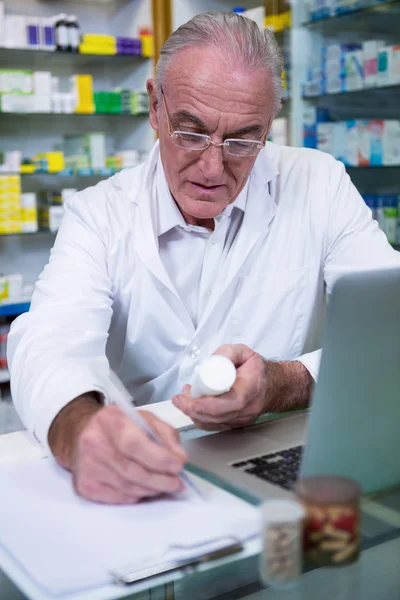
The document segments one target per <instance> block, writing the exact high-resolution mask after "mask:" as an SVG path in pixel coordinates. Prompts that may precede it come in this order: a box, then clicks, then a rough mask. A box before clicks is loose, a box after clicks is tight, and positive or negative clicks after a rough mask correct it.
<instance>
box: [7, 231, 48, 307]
mask: <svg viewBox="0 0 400 600" xmlns="http://www.w3.org/2000/svg"><path fill="white" fill-rule="evenodd" d="M42 235H44V236H51V235H52V236H55V235H57V231H49V230H47V229H46V230H42V229H41V230H39V231H31V232H24V233H21V232H19V233H0V240H1V239H2V238H9V237H16V236H18V237H28V238H29V237H33V236H42ZM0 307H1V304H0Z"/></svg>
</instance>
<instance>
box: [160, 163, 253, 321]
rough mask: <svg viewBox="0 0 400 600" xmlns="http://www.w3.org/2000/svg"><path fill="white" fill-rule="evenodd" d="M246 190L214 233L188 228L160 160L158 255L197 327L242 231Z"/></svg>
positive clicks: (217, 225)
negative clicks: (219, 275) (237, 235)
mask: <svg viewBox="0 0 400 600" xmlns="http://www.w3.org/2000/svg"><path fill="white" fill-rule="evenodd" d="M247 190H248V182H247V183H246V185H245V187H244V188H243V190H242V191H241V192H240V194H239V196H238V197H237V198H236V200H235V201H234V202H233V203H232V204H230V205H228V206H227V207H226V208H225V209H224V211H223V212H222V213H221V214H220V215H219V216H218V217H216V219H214V223H215V227H214V231H210V230H209V229H207V228H206V227H199V226H196V225H188V224H187V223H186V221H185V220H184V218H183V216H182V214H181V213H180V211H179V209H178V207H177V205H176V203H175V201H174V200H173V198H172V195H171V192H170V190H169V187H168V183H167V180H166V177H165V173H164V169H163V166H162V162H161V158H159V159H158V163H157V171H156V178H155V194H156V198H157V236H158V249H159V254H160V258H161V260H162V263H163V265H164V267H165V270H166V271H167V273H168V275H169V278H170V280H171V282H173V283H174V285H175V288H176V290H177V292H178V294H179V296H180V298H181V300H182V302H183V303H184V305H185V308H186V310H187V311H188V313H189V314H190V317H191V319H192V321H193V324H194V326H195V327H196V326H197V322H198V320H199V317H200V316H201V314H202V312H203V311H204V309H205V307H206V306H207V302H208V300H209V299H210V297H211V294H212V291H213V288H214V286H215V285H216V282H218V281H219V278H218V271H219V270H220V269H223V268H224V262H225V259H226V257H227V255H228V253H229V250H230V248H231V246H232V243H233V241H234V240H235V237H236V234H237V232H238V231H239V228H240V224H241V222H242V218H243V212H244V210H245V207H246V200H247Z"/></svg>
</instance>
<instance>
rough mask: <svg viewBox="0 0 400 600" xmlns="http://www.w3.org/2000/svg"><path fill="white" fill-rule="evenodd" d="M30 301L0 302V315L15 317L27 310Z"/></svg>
mask: <svg viewBox="0 0 400 600" xmlns="http://www.w3.org/2000/svg"><path fill="white" fill-rule="evenodd" d="M30 305H31V303H30V302H14V303H10V304H7V303H4V304H0V317H16V316H18V315H21V314H22V313H24V312H28V310H29V307H30Z"/></svg>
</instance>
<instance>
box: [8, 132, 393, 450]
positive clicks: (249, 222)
mask: <svg viewBox="0 0 400 600" xmlns="http://www.w3.org/2000/svg"><path fill="white" fill-rule="evenodd" d="M158 159H159V146H158V144H156V145H155V148H154V150H153V152H152V154H151V156H150V158H149V161H148V162H147V163H146V164H145V165H141V166H140V167H136V168H134V169H128V170H126V171H123V172H122V173H120V174H119V175H116V176H114V177H113V178H111V179H109V180H107V181H105V182H102V183H99V184H98V185H97V186H96V187H94V188H89V189H87V190H85V191H83V192H80V193H78V194H76V195H75V196H74V197H73V198H72V199H70V200H69V201H68V202H67V205H66V213H65V217H64V219H63V222H62V225H61V229H60V231H59V233H58V236H57V239H56V242H55V245H54V248H53V250H52V253H51V257H50V262H49V264H48V265H47V266H46V268H45V270H44V271H43V273H42V274H41V276H40V279H39V281H38V282H37V284H36V286H35V292H34V295H33V299H32V305H31V310H30V312H29V313H27V314H24V315H21V316H20V317H19V318H18V319H17V320H16V321H15V322H14V323H13V326H12V328H11V333H10V335H9V342H8V361H9V365H10V370H11V388H12V394H13V398H14V402H15V405H16V407H17V410H18V412H19V414H20V416H21V418H22V420H23V422H24V423H25V425H26V426H27V428H28V429H29V430H30V431H32V432H33V433H34V435H35V436H36V437H37V438H38V439H39V440H40V441H41V442H42V443H44V444H46V443H47V433H48V429H49V427H50V425H51V422H52V421H53V419H54V417H55V416H56V415H57V413H58V412H59V411H60V410H61V409H62V408H63V407H64V406H65V405H66V404H67V403H68V402H70V401H71V400H72V399H73V398H76V397H77V396H79V395H80V394H82V393H84V392H87V391H89V390H96V391H99V392H101V393H103V394H104V396H105V400H106V402H111V401H112V400H113V398H112V397H111V394H110V392H109V389H110V387H109V376H108V373H109V365H110V366H111V367H112V368H113V369H114V370H115V371H116V372H117V373H119V374H120V376H121V378H122V380H123V381H124V382H125V384H126V385H127V387H128V389H129V390H130V392H131V393H132V395H133V397H134V399H135V401H136V403H137V404H138V405H140V404H145V403H148V402H158V401H161V400H168V399H170V398H171V397H172V396H173V395H174V394H175V393H177V392H178V391H180V390H181V388H182V386H183V384H185V383H190V382H191V380H192V377H193V371H194V367H195V366H196V364H197V363H198V361H199V360H200V359H201V358H203V357H205V356H208V355H209V354H211V353H213V352H214V351H215V350H216V349H217V348H218V347H219V346H221V345H222V344H226V343H237V342H242V343H244V344H247V345H248V346H249V347H250V348H252V349H253V350H255V351H256V352H258V353H259V354H261V355H262V356H263V357H264V358H266V359H274V360H300V361H302V362H303V364H304V365H305V366H306V367H307V368H308V369H309V371H310V372H311V374H312V375H313V376H314V377H316V376H317V373H318V365H319V358H320V350H319V347H320V326H321V322H322V317H323V313H324V308H325V305H326V296H325V292H326V291H327V292H328V293H329V292H330V290H331V288H332V286H333V284H334V282H335V280H336V278H337V277H338V276H340V275H341V274H342V273H344V272H349V271H360V270H367V269H371V268H381V267H384V266H385V267H386V266H388V267H389V266H399V265H400V254H399V253H398V252H395V251H394V250H393V249H392V248H391V247H390V245H389V244H388V242H387V240H386V237H385V235H384V234H383V233H382V232H381V231H380V230H379V227H378V225H377V223H376V222H375V221H373V219H372V217H371V211H370V210H369V209H368V207H367V206H366V205H365V203H364V201H363V200H362V198H361V196H360V195H359V193H358V192H357V190H356V189H355V187H354V186H353V184H352V183H351V181H350V179H349V177H348V175H347V174H346V171H345V169H344V167H343V165H342V164H341V163H339V162H337V161H335V160H334V159H333V158H332V157H330V156H329V155H327V154H324V153H322V152H318V151H314V150H307V149H299V148H286V147H279V146H275V145H274V144H270V143H268V144H267V145H266V147H265V149H264V150H262V151H261V152H260V154H259V156H258V158H257V160H256V163H255V165H254V167H253V170H252V172H251V175H250V178H249V183H248V189H247V200H246V205H245V210H244V213H242V214H243V216H242V220H241V223H240V227H239V228H238V230H237V232H236V235H234V239H233V238H232V242H231V243H229V244H227V243H225V246H224V247H225V248H226V249H227V253H226V256H225V258H224V265H223V268H222V269H220V270H219V271H218V272H217V280H216V281H215V285H214V286H212V294H211V296H210V298H209V299H208V300H207V302H206V304H204V306H203V304H202V302H201V301H200V303H199V305H198V306H197V307H196V306H195V304H196V302H195V301H194V302H193V301H191V302H189V303H188V304H187V305H186V301H185V302H184V301H183V298H182V295H184V294H183V292H182V290H183V287H184V285H185V284H184V283H182V282H178V281H173V280H172V279H173V278H174V273H175V270H176V269H175V268H174V265H175V264H176V262H175V260H176V257H175V258H174V256H175V250H176V252H178V250H177V247H178V245H179V247H181V242H182V244H184V246H185V253H186V248H187V244H188V243H189V242H188V239H186V236H184V238H183V240H184V241H182V240H180V239H179V240H178V241H177V244H176V246H177V247H176V248H175V244H173V245H174V248H173V250H172V253H171V256H170V254H169V252H168V253H167V254H168V257H167V258H166V257H165V256H164V255H163V251H162V253H161V254H162V255H163V259H162V258H161V256H160V250H159V236H158V233H159V231H158V223H157V216H156V215H157V211H158V208H157V194H155V193H154V182H155V178H156V176H157V163H158ZM169 200H170V201H171V202H172V198H170V199H169ZM172 206H173V205H172ZM231 216H233V210H232V213H231ZM221 222H222V220H221ZM227 222H228V221H227ZM216 229H217V228H216ZM175 230H176V229H175ZM230 230H231V228H230V227H228V233H229V231H230ZM160 231H162V230H160ZM178 231H179V229H178ZM221 231H223V229H222V228H221ZM164 233H166V232H164ZM188 233H189V232H188ZM192 233H194V232H190V235H191V234H192ZM161 237H162V236H161ZM226 239H227V238H226ZM165 241H166V246H167V247H169V245H171V246H172V240H171V239H169V240H165ZM201 243H203V244H204V242H201ZM162 246H164V240H162ZM182 247H183V246H182ZM164 259H165V265H164ZM203 263H207V257H206V255H204V260H203ZM210 269H211V270H210V272H213V269H212V268H211V267H210ZM203 270H204V267H203ZM206 270H207V271H208V268H207V269H206ZM168 271H169V272H168ZM170 275H171V276H172V278H171V276H170ZM198 279H199V276H198V275H197V281H198ZM210 281H211V276H210V277H208V276H207V275H206V276H205V283H204V289H207V287H208V284H209V282H210ZM182 286H183V287H182ZM179 288H180V289H179ZM200 289H201V278H200ZM201 295H202V291H201V292H200V293H199V294H198V297H199V298H200V300H201ZM199 307H200V308H199ZM196 312H197V323H196V322H195V320H194V319H193V318H192V315H194V316H195V315H196Z"/></svg>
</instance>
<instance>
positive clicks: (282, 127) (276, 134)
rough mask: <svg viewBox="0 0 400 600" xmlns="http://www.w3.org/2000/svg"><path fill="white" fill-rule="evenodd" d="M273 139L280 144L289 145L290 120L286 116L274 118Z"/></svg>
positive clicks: (271, 134)
mask: <svg viewBox="0 0 400 600" xmlns="http://www.w3.org/2000/svg"><path fill="white" fill-rule="evenodd" d="M270 136H271V141H272V142H273V143H274V144H278V145H279V146H288V145H289V128H288V120H287V119H285V118H284V117H281V118H279V119H274V120H273V121H272V125H271V132H270Z"/></svg>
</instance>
